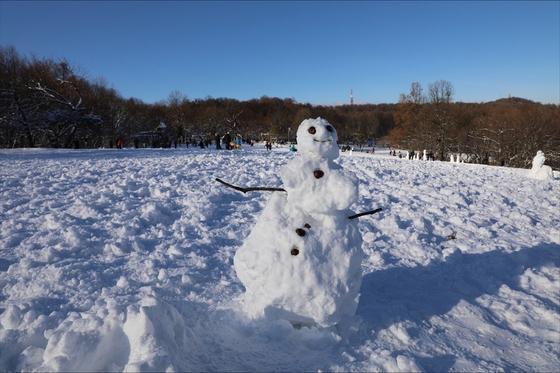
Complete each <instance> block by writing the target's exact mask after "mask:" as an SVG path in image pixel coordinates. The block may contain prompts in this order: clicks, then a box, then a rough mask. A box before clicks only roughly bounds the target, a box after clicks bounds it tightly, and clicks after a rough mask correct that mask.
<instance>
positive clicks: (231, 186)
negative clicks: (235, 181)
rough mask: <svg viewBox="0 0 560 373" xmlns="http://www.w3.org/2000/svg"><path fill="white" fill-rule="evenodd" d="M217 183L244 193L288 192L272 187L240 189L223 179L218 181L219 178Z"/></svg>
mask: <svg viewBox="0 0 560 373" xmlns="http://www.w3.org/2000/svg"><path fill="white" fill-rule="evenodd" d="M216 181H217V182H219V183H222V184H224V185H225V186H227V187H230V188H232V189H235V190H238V191H240V192H243V193H247V192H254V191H264V192H285V191H286V189H283V188H270V187H249V188H243V187H238V186H235V185H231V184H230V183H226V182H225V181H223V180H222V179H218V178H216Z"/></svg>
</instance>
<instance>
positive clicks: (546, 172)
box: [528, 150, 553, 180]
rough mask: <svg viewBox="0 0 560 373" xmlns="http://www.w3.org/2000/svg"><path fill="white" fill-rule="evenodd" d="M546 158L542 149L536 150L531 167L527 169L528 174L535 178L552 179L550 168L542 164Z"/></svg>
mask: <svg viewBox="0 0 560 373" xmlns="http://www.w3.org/2000/svg"><path fill="white" fill-rule="evenodd" d="M545 160H546V158H545V156H544V153H543V152H542V150H539V151H538V152H537V155H535V157H534V158H533V164H532V168H531V170H530V171H529V174H528V176H529V177H530V178H533V179H537V180H547V179H552V178H553V174H552V168H551V167H550V166H547V165H545V164H544V161H545Z"/></svg>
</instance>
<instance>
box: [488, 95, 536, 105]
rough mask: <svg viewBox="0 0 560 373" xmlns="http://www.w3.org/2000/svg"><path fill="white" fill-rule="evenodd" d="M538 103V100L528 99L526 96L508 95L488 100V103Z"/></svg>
mask: <svg viewBox="0 0 560 373" xmlns="http://www.w3.org/2000/svg"><path fill="white" fill-rule="evenodd" d="M493 103H496V104H514V105H515V104H536V103H537V102H535V101H531V100H528V99H526V98H521V97H508V98H499V99H497V100H494V101H488V102H487V104H493Z"/></svg>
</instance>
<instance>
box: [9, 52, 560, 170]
mask: <svg viewBox="0 0 560 373" xmlns="http://www.w3.org/2000/svg"><path fill="white" fill-rule="evenodd" d="M454 95H455V92H454V87H453V85H452V83H451V82H449V81H445V80H440V81H436V82H434V83H432V84H430V85H429V86H428V88H427V89H426V91H425V92H424V89H423V87H422V86H421V85H420V84H419V83H417V82H414V83H412V84H411V87H410V91H409V92H408V93H403V94H401V96H400V98H399V100H398V103H388V104H359V105H357V104H354V105H337V106H320V105H311V104H308V103H298V102H296V101H295V100H294V99H292V98H276V97H266V96H263V97H260V98H255V99H252V100H248V101H240V100H236V99H231V98H212V97H207V98H205V99H193V100H191V99H189V98H188V97H186V96H184V95H183V94H182V93H180V92H177V91H175V92H171V93H170V94H169V96H168V97H167V98H166V99H164V100H162V101H160V102H157V103H153V104H149V103H144V102H142V101H141V100H138V99H135V98H124V97H122V96H121V95H120V94H119V93H118V92H117V91H116V90H115V89H113V88H110V87H109V86H108V84H107V83H106V82H104V81H103V80H102V79H87V78H86V77H84V76H83V75H81V74H79V73H77V72H76V69H75V68H74V67H73V66H71V64H70V63H68V62H67V61H65V60H53V59H46V58H34V57H33V58H28V57H25V56H22V55H20V54H19V53H18V52H17V50H16V49H15V48H14V47H1V48H0V147H3V148H16V147H52V148H99V147H107V148H109V147H114V146H116V143H117V140H118V139H120V141H122V142H123V145H124V146H134V145H136V146H137V145H138V139H142V138H143V137H145V136H146V135H147V134H157V133H158V131H165V139H167V140H166V141H165V142H164V143H161V142H159V143H153V142H152V144H151V145H152V146H154V145H156V146H163V147H167V146H172V145H176V144H179V145H180V144H192V143H198V142H199V141H200V140H203V141H210V140H213V139H214V138H215V137H216V136H221V135H223V134H225V133H227V132H229V133H231V134H234V135H238V136H240V137H242V138H243V139H244V140H245V141H258V140H271V141H276V142H287V141H291V142H294V141H295V131H296V130H297V126H298V125H299V123H301V121H302V120H303V119H306V118H310V117H317V116H321V117H324V118H326V119H327V120H329V121H330V122H331V123H333V124H334V125H335V126H336V128H337V131H338V133H339V142H340V143H344V144H353V145H365V144H367V143H368V142H369V141H370V140H371V139H375V140H376V141H377V143H383V144H386V145H388V146H391V147H393V148H398V149H406V150H415V151H416V150H423V149H427V150H428V151H430V152H433V154H434V156H435V158H436V159H440V160H441V159H448V155H449V154H451V153H453V154H459V153H460V154H463V157H465V158H466V160H467V161H468V162H472V163H483V164H493V165H503V166H512V167H527V166H529V165H530V163H531V160H532V157H533V156H534V155H535V153H536V151H537V150H542V151H544V153H545V155H546V157H547V162H546V163H547V164H549V165H551V166H552V167H553V168H555V169H559V168H560V106H559V105H554V104H541V103H537V102H533V101H530V100H526V99H521V98H505V99H500V100H496V101H493V102H487V103H462V102H455V101H454V100H453V98H454ZM162 124H164V125H163V126H162Z"/></svg>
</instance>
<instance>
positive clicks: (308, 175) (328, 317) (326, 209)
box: [234, 118, 363, 326]
mask: <svg viewBox="0 0 560 373" xmlns="http://www.w3.org/2000/svg"><path fill="white" fill-rule="evenodd" d="M297 143H298V153H297V155H296V157H295V158H294V159H292V160H291V161H290V162H288V164H287V165H286V166H285V167H284V169H283V170H282V171H281V178H282V181H283V183H284V189H285V190H286V192H287V194H286V193H275V194H273V195H272V196H271V198H270V200H269V201H268V203H267V205H266V207H265V208H264V210H263V212H262V215H261V216H260V217H259V219H258V220H257V223H256V225H255V227H254V228H253V230H252V231H251V234H250V235H249V236H248V237H247V239H246V240H245V242H244V243H243V245H242V247H241V248H240V249H239V250H238V251H237V253H236V254H235V258H234V266H235V271H236V272H237V276H238V277H239V279H240V280H241V282H242V283H243V285H244V286H245V289H246V292H245V294H243V305H244V308H245V310H246V311H247V312H248V313H249V314H250V315H252V316H254V317H260V316H267V317H272V318H280V319H286V320H289V321H290V322H292V323H293V324H309V325H313V324H317V325H320V326H331V325H334V324H336V323H338V322H339V321H340V320H341V319H342V318H343V317H345V316H350V315H353V314H354V312H355V311H356V307H357V304H358V297H359V289H360V285H361V281H362V272H361V262H362V257H363V252H362V249H361V246H362V237H361V235H360V232H359V231H358V227H357V221H356V220H349V219H348V216H349V215H351V213H350V211H349V207H350V205H352V203H354V202H356V201H357V199H358V182H357V179H356V177H355V176H354V175H352V174H349V173H348V172H346V171H344V170H343V169H342V167H341V166H340V165H338V164H337V163H335V162H334V160H335V159H336V158H338V157H339V150H338V145H337V134H336V130H335V129H334V127H333V126H332V125H330V124H329V123H328V122H327V121H326V120H324V119H322V118H317V119H307V120H304V121H303V122H302V123H301V125H300V126H299V128H298V131H297Z"/></svg>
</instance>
